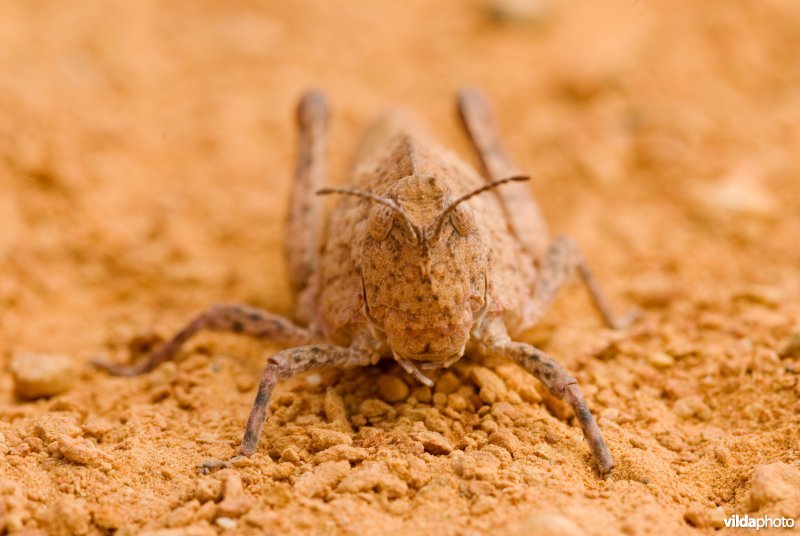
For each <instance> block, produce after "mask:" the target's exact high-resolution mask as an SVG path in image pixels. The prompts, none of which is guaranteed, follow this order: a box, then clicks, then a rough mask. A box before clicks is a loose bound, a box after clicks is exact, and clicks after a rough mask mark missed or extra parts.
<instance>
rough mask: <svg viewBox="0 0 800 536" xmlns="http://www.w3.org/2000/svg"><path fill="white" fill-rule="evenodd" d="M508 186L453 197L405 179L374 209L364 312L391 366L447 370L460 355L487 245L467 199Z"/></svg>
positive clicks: (424, 181) (479, 306)
mask: <svg viewBox="0 0 800 536" xmlns="http://www.w3.org/2000/svg"><path fill="white" fill-rule="evenodd" d="M510 180H524V178H522V177H512V178H509V179H503V180H502V181H496V182H494V183H489V184H487V185H486V186H484V187H482V188H479V189H478V190H475V191H473V192H469V193H468V194H466V195H463V196H461V197H457V196H454V195H453V194H452V193H451V192H450V190H449V189H448V187H447V182H445V181H442V180H441V179H438V178H436V177H431V176H419V175H410V176H408V177H405V178H403V179H401V180H399V181H397V182H396V183H395V184H394V185H393V186H392V187H391V188H390V190H389V191H388V192H386V194H385V195H383V196H378V195H375V194H372V193H369V192H362V191H359V190H346V189H343V190H323V191H322V193H329V192H331V193H333V192H337V193H345V194H350V195H360V196H362V197H367V198H369V199H371V200H373V201H374V203H373V205H372V207H371V208H370V212H369V217H368V221H367V236H366V237H365V240H364V243H363V249H362V261H361V278H362V284H363V289H364V298H365V304H366V312H367V314H368V316H369V318H370V319H371V321H372V323H373V325H374V326H375V327H376V328H378V329H379V330H381V331H383V332H384V333H385V335H386V342H387V344H388V345H389V347H390V348H391V349H392V352H393V354H394V356H395V358H396V359H397V360H398V361H400V362H401V363H403V362H406V363H407V362H417V364H419V365H420V367H421V368H436V367H440V366H445V365H449V364H450V363H452V362H454V361H456V360H457V359H458V358H460V357H461V356H462V355H463V353H464V348H465V346H466V344H467V342H469V338H470V331H471V329H472V326H473V324H474V323H475V322H476V321H478V320H479V318H480V317H481V316H482V315H483V313H484V312H485V311H486V309H487V306H488V289H487V281H488V277H487V269H488V264H489V251H490V244H489V240H488V236H487V235H486V232H485V230H484V229H483V227H482V226H481V225H480V223H479V222H480V218H479V216H478V215H476V214H474V212H473V209H472V207H471V206H470V205H468V204H466V203H464V201H466V200H467V199H469V198H470V197H472V196H474V195H477V194H479V193H481V192H484V191H486V190H488V189H490V188H492V187H494V186H497V185H499V184H503V183H505V182H508V181H510Z"/></svg>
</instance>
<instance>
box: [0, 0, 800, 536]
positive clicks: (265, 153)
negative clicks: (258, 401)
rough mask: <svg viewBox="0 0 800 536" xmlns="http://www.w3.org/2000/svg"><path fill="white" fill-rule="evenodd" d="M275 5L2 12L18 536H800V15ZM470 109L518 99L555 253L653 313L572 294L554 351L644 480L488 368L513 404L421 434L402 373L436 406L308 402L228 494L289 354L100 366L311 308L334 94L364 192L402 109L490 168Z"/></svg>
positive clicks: (218, 345) (2, 332)
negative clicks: (757, 532) (17, 365)
mask: <svg viewBox="0 0 800 536" xmlns="http://www.w3.org/2000/svg"><path fill="white" fill-rule="evenodd" d="M501 3H502V2H501ZM261 4H262V3H259V2H253V1H247V0H237V1H227V2H212V1H209V0H205V1H202V0H201V1H197V0H193V1H173V2H159V1H156V0H141V1H136V2H133V1H129V2H124V1H108V0H87V1H83V2H56V1H50V0H36V1H33V0H18V1H8V0H7V1H4V2H0V73H1V74H0V370H2V372H1V373H0V415H1V416H2V422H0V434H2V435H1V436H0V532H2V531H3V530H8V531H11V532H14V531H19V530H23V531H24V530H26V529H27V530H33V531H35V530H37V529H38V530H39V531H47V532H49V533H52V534H59V533H60V534H70V533H74V534H83V533H88V534H97V533H103V532H105V533H107V532H110V531H112V530H113V529H119V534H133V533H140V532H141V531H143V530H157V529H163V528H170V527H171V528H173V529H174V530H175V531H174V532H166V533H161V534H205V533H207V532H208V533H214V532H216V531H222V530H223V529H222V528H221V526H220V524H221V525H223V526H224V525H228V526H231V524H235V528H233V529H228V530H232V531H233V532H238V533H262V532H264V533H274V534H287V533H288V534H300V533H317V534H320V533H321V534H340V533H352V534H382V533H385V534H401V533H409V531H411V530H412V529H413V530H415V531H418V533H421V534H441V535H447V534H465V535H466V534H482V533H486V532H491V533H494V534H507V533H512V534H513V533H515V532H516V533H518V534H548V533H559V534H560V533H572V534H575V533H580V532H583V533H586V534H613V533H618V532H625V533H630V534H646V533H654V532H658V533H663V534H670V533H688V532H691V531H693V530H695V529H692V528H691V527H692V525H695V526H700V527H705V528H704V529H703V530H705V531H708V532H711V531H713V530H714V529H713V528H712V527H713V526H715V525H716V526H719V524H720V523H721V520H722V518H723V517H726V516H728V515H731V514H734V513H738V514H742V515H743V514H745V513H749V514H751V515H753V514H756V515H762V514H770V515H790V516H797V515H798V514H800V498H798V496H797V486H798V485H800V484H799V483H798V479H800V450H798V445H800V433H798V421H799V420H800V418H799V417H798V414H799V413H800V386H798V372H799V371H800V349H798V348H795V349H794V350H792V349H791V348H787V345H789V342H790V341H791V340H792V334H793V333H795V334H797V333H798V332H800V320H798V319H800V306H799V305H798V303H800V283H799V282H800V279H799V278H798V267H799V266H800V248H798V239H799V238H800V210H798V207H800V173H799V172H798V155H800V60H799V59H798V58H800V3H798V2H797V1H796V0H742V1H738V2H731V1H730V0H711V1H705V2H702V3H700V2H688V1H685V2H672V1H666V0H664V1H651V0H647V1H628V2H610V1H600V2H575V1H566V0H565V1H557V0H549V1H548V0H538V1H536V0H531V1H529V2H526V1H523V0H519V1H518V2H505V4H517V5H523V6H524V5H532V6H534V7H533V9H534V11H536V10H537V9H541V10H543V11H541V12H535V13H533V14H532V17H533V19H535V20H533V21H527V22H526V21H516V22H510V23H499V22H497V21H495V20H493V19H492V17H491V16H490V14H489V10H488V8H487V4H486V3H485V2H482V1H478V0H475V1H468V2H465V1H461V0H452V1H450V2H425V1H421V0H415V1H411V2H382V3H378V2H369V1H354V2H346V3H344V2H324V1H316V2H312V1H299V2H292V3H291V5H289V4H288V3H285V2H273V3H272V5H261ZM536 6H538V7H536ZM464 84H475V85H478V86H480V87H482V88H483V89H484V90H485V91H486V92H487V93H488V94H489V95H490V96H491V97H492V99H493V100H494V102H495V107H496V110H497V112H498V115H499V119H500V122H501V124H502V127H503V131H504V133H505V135H506V139H507V143H508V146H509V148H510V149H511V150H512V151H513V153H514V154H515V155H516V156H517V159H518V161H519V162H520V164H521V165H522V167H523V169H526V170H529V171H530V173H531V174H532V176H533V178H534V180H533V187H534V188H535V190H536V193H537V194H538V196H539V198H540V200H541V204H542V205H543V208H544V211H545V212H546V215H547V216H548V218H549V221H550V223H551V225H552V227H553V228H554V229H555V230H556V231H557V232H561V233H569V234H570V235H572V236H574V237H575V238H576V239H577V240H578V241H579V242H580V244H581V245H582V246H583V248H584V250H585V252H586V254H587V256H588V258H589V259H590V260H591V263H592V265H593V266H594V267H595V270H596V272H597V274H598V277H599V278H600V279H601V281H602V282H603V284H604V285H605V287H606V289H607V290H608V292H609V294H610V295H611V296H612V297H613V298H614V302H615V303H616V304H617V305H618V306H619V307H622V306H623V305H625V304H627V305H631V304H633V305H638V306H640V307H642V308H643V309H644V310H645V312H646V314H645V317H644V319H643V320H642V321H641V322H640V323H639V324H638V325H637V326H636V327H635V328H632V329H630V330H627V331H625V332H621V333H612V332H609V331H607V330H604V329H603V328H602V327H601V325H600V323H599V321H598V319H597V317H596V315H595V314H594V312H593V311H592V310H591V308H590V306H589V304H588V300H587V299H586V297H585V295H584V293H583V291H582V290H581V289H580V288H578V287H577V286H573V287H570V289H568V290H567V291H565V292H564V294H563V296H562V297H561V298H560V299H559V301H558V305H557V307H556V308H555V309H554V310H553V311H552V312H551V313H549V314H548V316H547V317H546V320H545V322H544V324H543V325H542V326H541V327H540V328H537V329H536V330H535V331H534V332H532V333H531V334H530V336H529V338H528V339H529V341H531V342H537V343H539V344H540V345H541V346H542V347H543V348H545V349H546V350H548V351H550V352H551V353H553V354H555V355H557V356H559V358H560V359H561V360H562V361H563V363H564V364H565V365H567V366H568V367H569V368H570V369H571V370H572V371H574V373H575V374H576V376H577V377H578V379H579V380H580V381H581V383H582V385H583V386H584V390H585V392H586V394H587V398H588V401H589V405H590V407H591V408H592V410H593V411H594V412H595V413H596V415H598V416H601V417H600V424H601V427H602V428H603V430H604V433H605V434H606V438H607V440H608V441H609V443H610V447H611V450H612V452H613V454H614V456H615V457H616V459H617V462H618V468H617V470H616V472H615V474H614V475H613V476H612V477H611V478H610V479H609V480H607V481H602V480H600V479H599V478H598V477H597V475H596V473H595V471H594V470H593V468H592V464H591V460H590V458H589V454H588V449H587V447H586V445H585V444H584V443H583V442H582V439H581V435H580V430H579V429H578V428H577V427H576V426H575V423H574V422H573V420H572V419H571V418H569V417H568V416H565V415H567V414H565V413H564V412H563V407H561V406H559V405H558V404H555V403H553V402H551V401H547V400H545V401H539V400H540V398H541V397H540V396H539V395H538V392H537V391H536V388H535V387H536V382H535V381H534V380H532V379H529V378H528V377H527V376H525V375H524V374H522V373H521V371H520V370H519V369H516V368H515V367H512V366H509V365H504V364H502V363H485V364H484V365H486V366H487V367H488V368H489V369H491V370H493V371H495V372H496V374H497V376H498V377H499V378H500V379H499V380H498V381H495V382H494V383H495V384H497V385H495V386H494V387H492V386H491V385H489V386H484V388H483V390H484V391H485V392H479V391H478V389H477V387H476V381H475V379H476V378H481V377H483V376H481V374H480V373H478V374H476V372H475V370H470V367H473V366H476V365H477V364H476V363H474V362H472V361H470V360H469V359H467V360H465V361H464V362H463V363H462V364H460V365H459V366H458V367H456V369H455V374H456V376H457V379H458V381H457V382H452V380H453V378H448V379H445V380H440V382H439V383H438V384H437V388H436V389H434V391H433V396H431V393H426V392H424V390H414V391H412V393H411V395H409V396H408V397H407V398H405V399H404V400H402V401H398V402H391V403H389V404H388V405H386V404H385V403H383V402H382V401H381V397H382V396H383V395H382V394H381V393H380V392H379V391H378V387H377V378H378V377H380V376H381V375H382V374H383V375H389V376H393V377H396V378H399V379H401V380H402V381H404V382H407V383H409V385H410V384H411V382H410V380H409V378H408V377H407V376H405V375H404V374H403V373H402V372H401V371H399V370H398V369H397V367H394V366H392V365H391V364H388V363H387V364H385V365H383V366H381V367H375V368H372V369H365V370H358V371H352V372H348V373H346V374H339V373H337V372H330V373H325V374H322V375H321V376H319V375H318V376H313V377H311V379H310V380H309V379H303V378H301V379H299V380H298V381H296V382H293V383H291V384H289V385H286V386H284V388H283V389H282V391H279V393H278V395H277V396H276V398H275V400H274V403H273V405H272V409H273V411H274V414H273V416H272V417H271V418H270V419H269V421H268V424H267V426H266V430H265V434H264V439H263V441H262V445H261V449H260V450H259V452H258V454H257V455H256V456H254V457H253V458H252V461H249V462H247V463H245V464H243V465H242V466H240V467H238V468H236V469H235V470H234V471H233V472H231V473H223V474H221V475H220V474H217V475H212V476H208V477H201V476H199V475H198V474H197V473H196V471H195V469H194V466H195V464H197V463H198V462H200V461H202V460H203V459H205V458H208V457H223V456H228V455H230V454H231V453H232V452H233V451H234V449H235V447H236V446H237V444H238V442H239V439H240V434H241V431H242V426H243V423H244V421H245V419H246V416H247V412H248V409H249V405H250V403H251V400H252V397H253V387H254V381H255V378H257V375H258V373H259V370H260V367H261V364H262V363H263V356H264V353H265V352H273V351H275V350H276V348H275V347H270V348H266V349H265V348H263V347H262V346H259V345H258V344H255V343H252V342H250V341H246V340H240V339H237V338H235V337H228V336H220V335H215V336H212V335H206V336H203V337H198V339H197V340H196V342H194V343H193V344H192V345H191V347H190V348H188V349H187V351H186V352H185V353H184V354H183V355H182V357H181V359H180V360H179V361H178V362H177V364H175V365H168V366H164V367H162V368H160V369H159V370H157V371H156V372H154V373H152V374H149V375H146V376H144V377H141V378H137V379H117V378H111V377H109V376H107V375H105V374H102V373H99V372H97V371H95V370H93V369H92V368H91V367H90V366H88V364H87V361H88V360H89V359H90V358H92V357H95V356H102V355H105V356H108V357H112V358H114V359H118V360H123V359H125V356H126V355H127V351H128V350H127V349H128V347H129V346H131V342H132V341H134V342H135V341H137V340H138V341H139V342H140V343H141V342H142V341H145V342H146V339H147V336H149V335H152V334H153V333H155V334H158V335H161V336H167V335H169V334H171V333H172V332H173V331H174V330H175V329H176V328H178V327H179V326H180V325H181V324H182V323H183V322H184V321H185V320H186V319H187V318H189V317H190V316H191V315H192V314H193V313H195V312H196V311H199V310H200V309H202V308H203V307H205V306H207V305H209V304H211V303H214V302H218V301H221V300H225V301H242V302H248V303H251V304H255V305H259V306H263V307H266V308H269V309H271V310H274V311H276V312H279V313H289V312H290V311H291V306H290V302H289V291H288V288H287V287H288V286H287V283H286V271H285V266H284V262H283V257H282V252H281V248H282V244H283V237H282V229H283V219H284V216H285V211H286V206H287V204H286V199H287V194H288V191H289V187H290V183H291V178H290V177H291V167H292V158H293V144H294V132H293V121H292V112H293V106H294V103H295V100H296V98H297V96H298V95H299V94H300V92H301V91H302V90H303V89H305V88H307V87H309V86H318V87H321V88H324V89H325V90H326V91H327V92H328V95H329V97H330V101H331V103H332V107H333V109H334V112H335V116H334V121H333V125H332V142H331V158H332V167H333V170H332V171H333V172H334V173H333V175H334V177H335V178H336V180H337V181H339V182H342V181H344V180H345V179H344V171H345V170H346V168H347V161H348V157H349V156H350V155H351V154H352V150H353V149H354V146H355V144H356V143H357V140H358V135H359V133H360V132H361V130H362V128H363V127H364V126H365V124H366V123H367V122H368V121H369V120H370V119H371V118H372V117H373V116H374V115H375V114H376V113H378V112H379V111H380V110H381V109H383V108H384V107H385V106H387V105H390V104H397V103H401V104H403V105H407V106H409V107H412V108H415V109H417V110H418V111H419V112H421V113H422V114H424V115H425V116H426V117H427V118H428V119H429V120H430V122H431V125H432V127H433V130H434V131H435V132H436V133H437V134H438V135H439V137H440V138H441V139H442V140H443V141H445V142H446V143H447V144H448V145H451V146H454V147H456V148H457V149H459V150H460V151H462V153H463V154H465V155H467V156H468V157H469V158H471V159H472V155H469V153H468V152H467V151H466V149H467V145H466V141H465V139H464V137H463V135H462V134H461V133H460V132H459V131H458V129H457V123H456V121H455V118H454V108H453V94H454V91H455V90H456V88H458V87H459V86H461V85H464ZM795 337H797V335H795ZM134 346H135V345H134ZM789 346H790V345H789ZM798 346H800V344H798ZM27 352H43V353H47V354H63V355H66V356H68V357H69V358H70V359H71V360H72V362H73V363H74V364H75V366H76V367H77V369H78V371H79V372H78V378H77V381H76V383H75V385H74V387H73V388H72V389H71V390H70V391H69V392H67V393H66V394H63V395H60V396H57V397H54V398H51V399H41V400H38V401H33V402H23V401H20V400H18V399H16V398H15V396H14V382H13V379H12V376H11V374H10V373H9V372H8V366H7V365H8V364H9V363H10V361H11V358H12V357H13V356H15V355H16V356H19V355H23V356H24V354H25V353H27ZM478 370H479V371H480V369H478ZM484 376H485V372H484ZM489 378H490V379H492V380H497V378H492V377H491V376H490V377H489ZM314 380H317V383H316V384H314ZM320 380H321V381H320ZM386 381H387V380H384V382H386ZM448 381H450V382H451V384H450V385H448ZM498 382H499V383H498ZM401 387H402V386H401ZM411 388H412V389H416V387H415V386H413V385H411ZM453 389H456V391H455V392H454V393H453V392H450V391H451V390H453ZM326 392H328V395H327V402H326ZM448 392H449V394H446V393H448ZM337 400H341V402H342V404H343V405H344V408H345V410H346V412H347V415H346V416H345V417H341V418H340V419H339V420H337V419H336V418H335V413H336V412H335V411H333V405H335V402H336V401H337ZM491 401H493V402H491ZM490 402H491V403H490ZM326 407H327V410H328V411H327V412H326ZM350 427H352V431H351V430H350ZM330 430H339V431H344V432H345V434H344V435H341V434H333V433H330V432H329V431H330ZM430 432H436V433H439V434H441V435H442V436H444V437H445V438H446V439H449V440H450V441H452V442H453V444H454V445H455V447H456V450H454V451H453V452H451V453H450V454H432V453H429V452H422V451H423V449H424V446H423V444H422V443H425V442H427V443H428V450H433V451H440V450H441V448H442V447H441V445H439V446H438V447H437V443H436V442H437V441H438V442H441V440H440V439H439V438H438V437H437V436H430ZM431 437H433V438H434V439H435V440H434V439H431ZM349 441H352V445H351V446H349V447H348V446H345V447H336V446H334V447H333V450H325V449H326V447H328V446H330V445H332V444H334V443H338V442H344V443H345V444H346V443H347V442H349ZM431 441H433V443H431ZM445 450H447V449H445ZM320 452H322V454H320ZM342 458H349V460H350V461H349V462H348V461H346V460H342ZM325 460H327V461H328V462H327V463H325V464H323V462H325ZM337 460H339V461H337ZM778 462H784V463H785V464H786V465H785V466H784V465H773V464H776V463H778ZM754 474H756V477H755V478H754ZM237 475H238V476H241V480H242V481H243V488H244V498H242V497H238V498H237V495H236V484H237ZM225 479H228V489H227V490H226V495H227V497H226V499H225V501H223V502H222V503H219V504H218V501H219V500H220V497H219V494H220V486H221V484H220V480H225ZM220 517H222V518H229V519H228V520H225V519H223V520H221V521H219V520H218V519H219V518H220ZM558 530H561V531H562V532H557V531H558ZM537 531H538V532H537ZM565 531H566V532H565Z"/></svg>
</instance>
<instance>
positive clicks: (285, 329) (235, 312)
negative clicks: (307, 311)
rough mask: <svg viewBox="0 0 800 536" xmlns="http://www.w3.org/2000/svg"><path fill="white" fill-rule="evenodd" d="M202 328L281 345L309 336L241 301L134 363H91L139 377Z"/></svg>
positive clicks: (215, 310)
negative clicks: (126, 364) (238, 334)
mask: <svg viewBox="0 0 800 536" xmlns="http://www.w3.org/2000/svg"><path fill="white" fill-rule="evenodd" d="M203 330H210V331H227V332H231V333H240V334H242V335H249V336H251V337H255V338H258V339H261V340H265V341H273V342H277V343H281V344H303V343H306V342H308V341H309V339H310V335H309V333H308V331H307V330H305V329H303V328H301V327H299V326H296V325H295V324H293V323H292V322H291V321H289V320H287V319H285V318H283V317H281V316H278V315H276V314H273V313H270V312H269V311H264V310H263V309H257V308H255V307H250V306H247V305H241V304H220V305H215V306H213V307H211V308H210V309H208V310H207V311H204V312H203V313H200V314H199V315H197V316H196V317H195V318H194V320H192V321H191V322H189V323H188V324H187V325H186V327H184V328H183V329H182V330H180V331H179V332H178V333H177V334H176V335H175V336H174V337H173V338H172V339H170V340H169V341H167V342H165V343H164V344H162V345H161V346H159V347H158V348H157V349H156V350H155V351H154V352H153V353H152V354H150V356H148V357H147V358H145V359H142V360H141V361H139V362H138V363H136V364H134V365H130V366H125V365H116V364H114V363H108V362H106V361H101V360H95V361H92V363H93V364H94V365H95V366H98V367H100V368H103V369H105V370H107V371H108V372H110V373H111V374H113V375H115V376H138V375H139V374H144V373H146V372H150V371H151V370H153V369H154V368H156V367H157V366H158V365H160V364H161V363H163V362H164V361H169V360H170V359H172V358H173V357H174V356H175V354H176V353H177V352H178V350H180V348H181V346H183V344H184V343H186V341H188V340H189V339H190V338H191V337H192V336H194V335H195V334H196V333H198V332H199V331H203Z"/></svg>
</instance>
